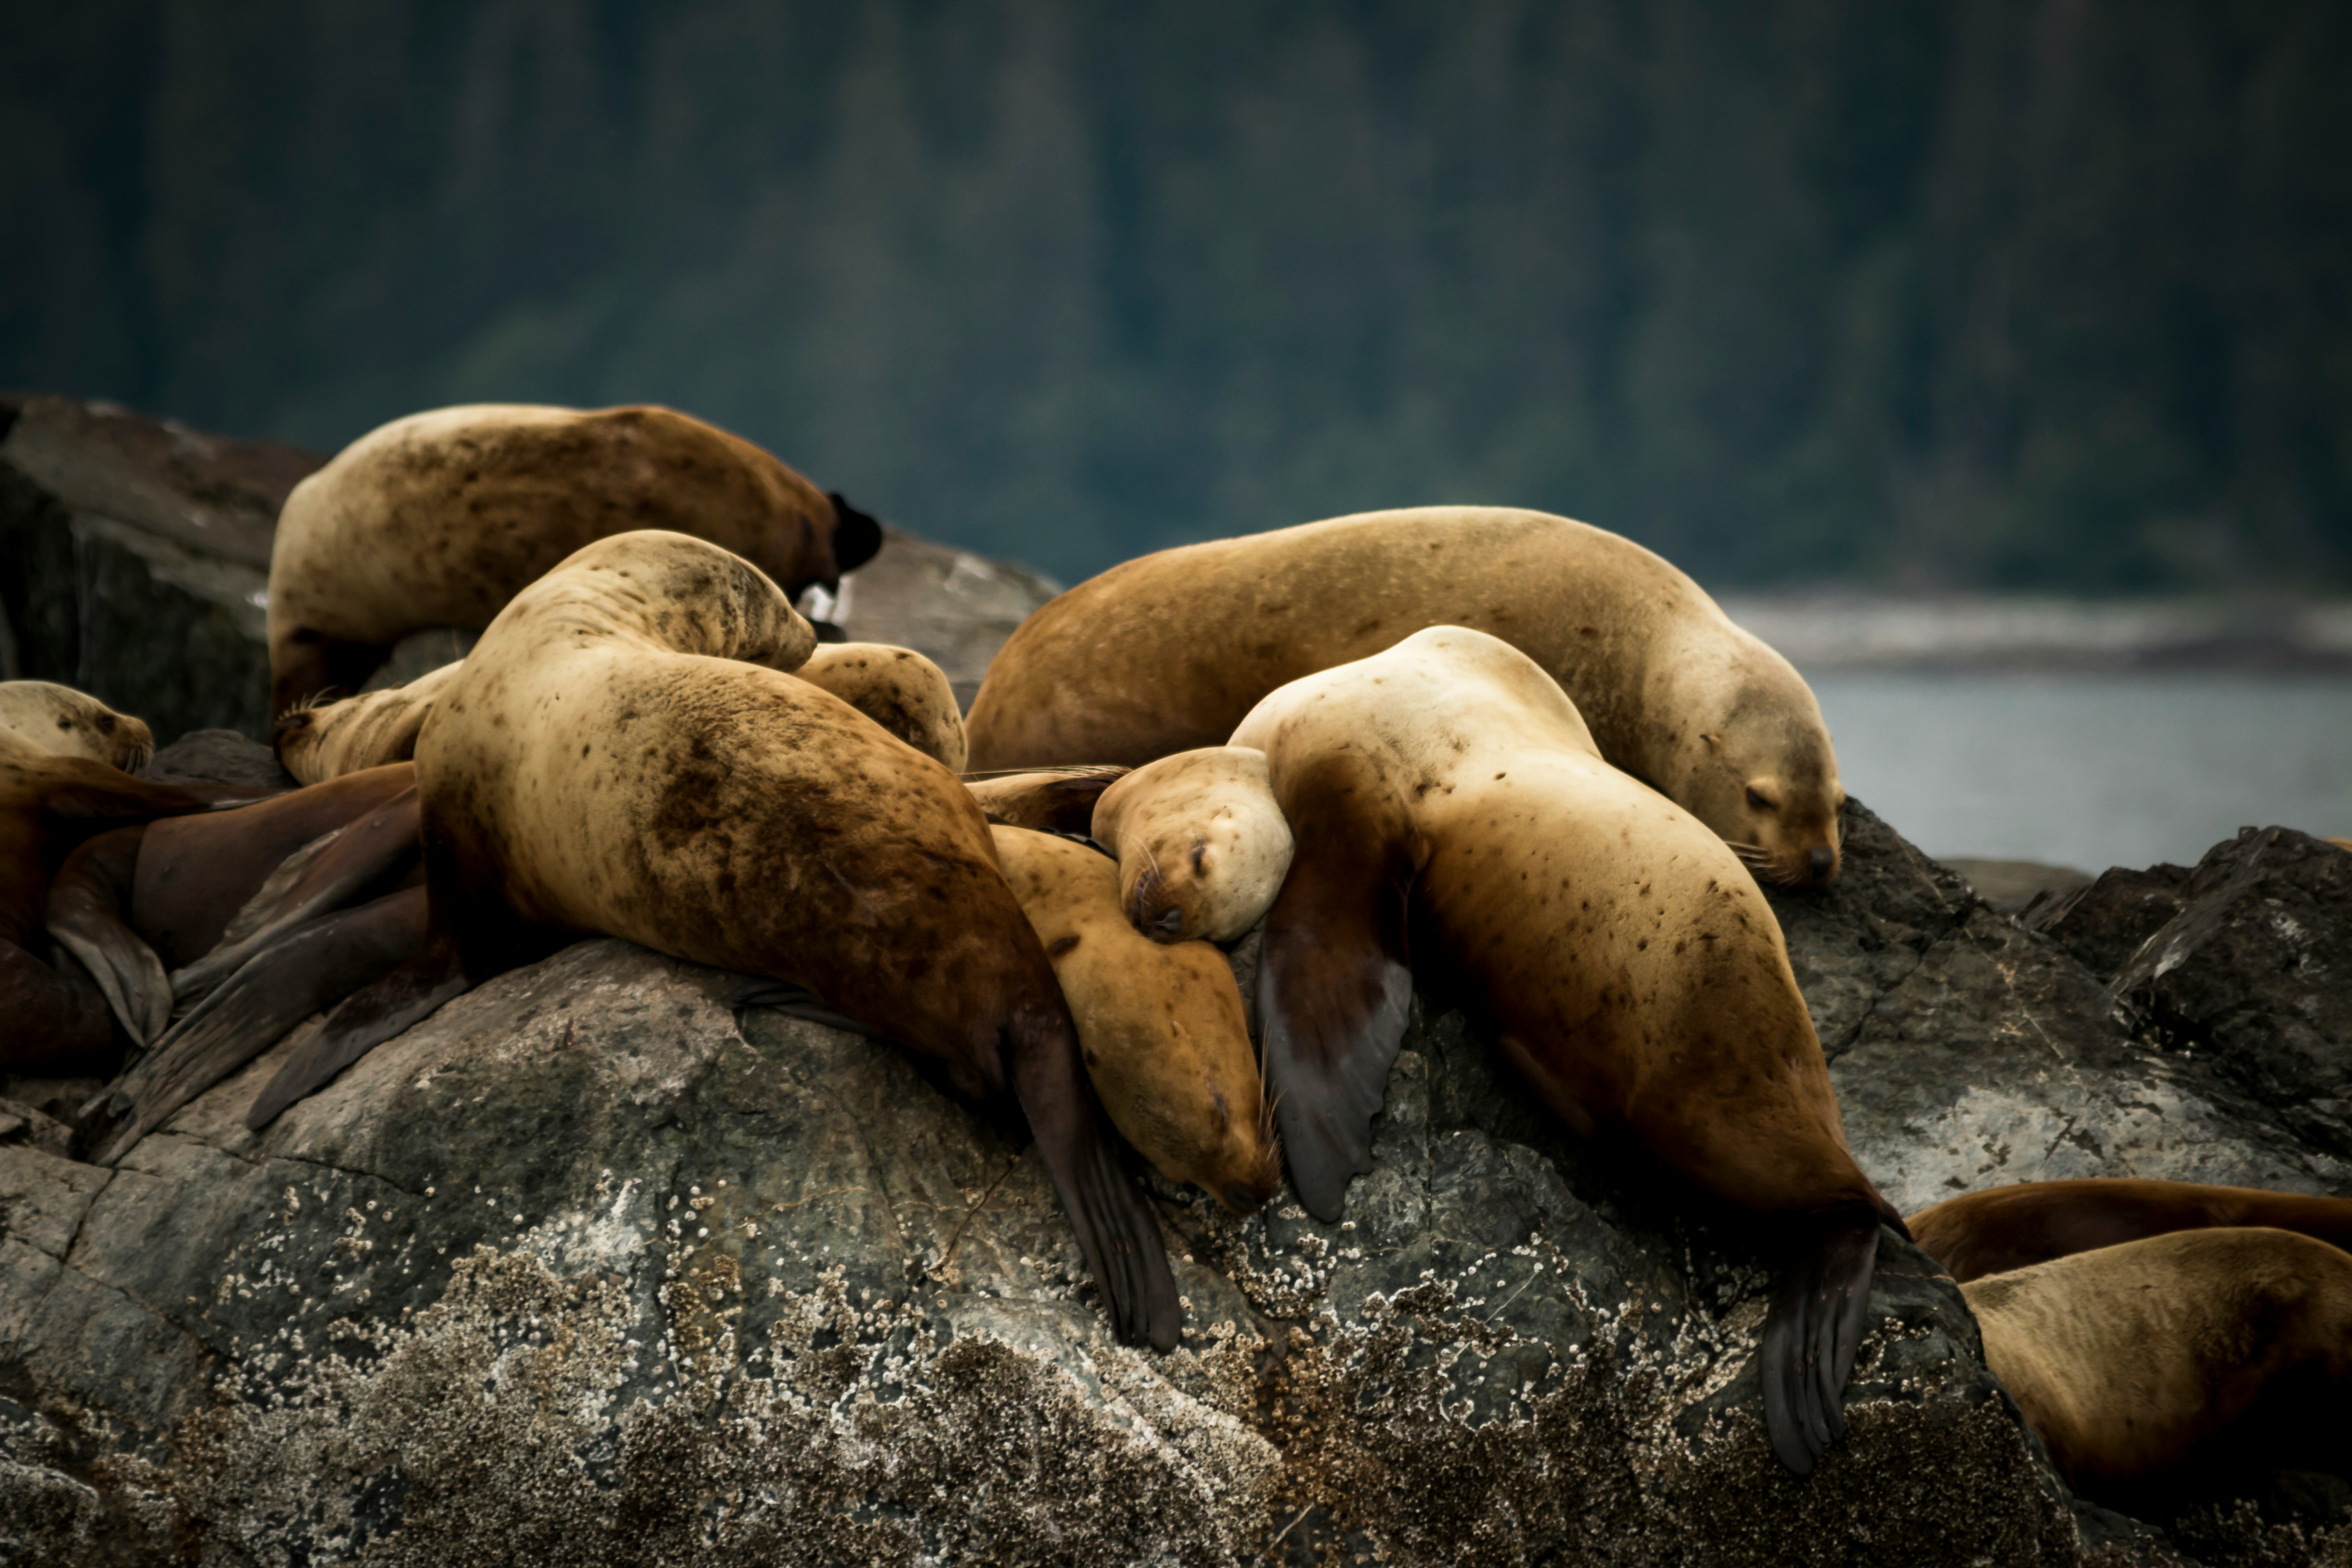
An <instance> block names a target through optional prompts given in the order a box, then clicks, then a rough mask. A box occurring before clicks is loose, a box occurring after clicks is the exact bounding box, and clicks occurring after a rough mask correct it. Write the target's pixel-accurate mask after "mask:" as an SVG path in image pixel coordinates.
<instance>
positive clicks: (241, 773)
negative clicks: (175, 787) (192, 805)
mask: <svg viewBox="0 0 2352 1568" xmlns="http://www.w3.org/2000/svg"><path fill="white" fill-rule="evenodd" d="M146 776H147V777H149V778H151V779H153V780H155V781H157V782H158V783H160V784H236V785H239V786H242V787H245V788H248V789H292V788H293V787H294V775H293V774H291V773H288V772H287V771H286V770H285V768H284V767H282V766H281V765H279V763H278V753H277V752H273V751H271V750H270V749H269V748H268V747H267V746H265V745H262V744H261V743H260V742H257V741H251V740H247V738H246V737H245V736H243V735H240V734H238V733H237V732H236V731H235V730H195V731H190V732H189V733H187V734H185V735H183V736H181V737H180V738H179V739H178V740H176V741H174V742H172V743H171V744H170V745H168V746H165V747H163V748H162V749H161V750H160V751H158V752H156V753H155V755H154V757H153V758H152V760H151V761H150V762H149V763H148V764H147V775H146Z"/></svg>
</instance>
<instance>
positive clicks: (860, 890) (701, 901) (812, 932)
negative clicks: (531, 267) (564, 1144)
mask: <svg viewBox="0 0 2352 1568" xmlns="http://www.w3.org/2000/svg"><path fill="white" fill-rule="evenodd" d="M815 640H816V639H815V634H814V632H813V631H812V630H811V629H810V627H809V625H808V623H807V622H805V621H803V620H802V619H801V617H800V616H797V615H796V614H794V613H793V609H792V606H791V604H790V603H789V601H787V600H786V599H785V597H784V596H783V595H782V592H781V591H779V589H778V588H777V587H776V585H775V584H773V583H772V581H770V580H769V579H768V578H767V577H766V576H765V575H764V574H762V573H761V572H760V571H759V570H758V568H757V567H755V566H753V565H752V564H751V563H749V562H746V561H744V560H742V559H740V558H739V557H736V556H734V555H730V554H729V553H728V552H725V551H723V550H720V549H719V548H718V547H716V546H714V545H711V544H709V543H706V542H702V541H700V540H696V539H689V538H687V537H684V536H682V535H678V534H673V533H662V532H637V533H629V534H623V535H620V536H617V537H615V538H612V539H606V540H602V541H599V542H595V543H593V544H590V545H588V546H587V547H585V548H584V549H583V550H581V551H579V552H576V553H575V554H573V555H572V556H571V557H570V558H569V559H567V560H566V561H565V562H563V563H562V564H561V565H560V566H559V567H558V568H557V569H556V570H555V571H553V572H551V573H549V574H547V575H546V576H544V577H542V578H541V579H540V581H538V582H537V583H535V584H531V585H530V587H529V588H527V589H526V590H524V592H523V593H521V594H520V595H517V597H516V598H515V599H514V601H513V602H512V603H511V604H510V605H508V606H507V608H506V609H504V610H503V611H501V612H500V613H499V616H498V618H497V619H496V620H495V621H494V622H493V623H492V624H491V626H490V627H489V629H488V631H486V632H485V633H484V634H483V637H482V640H481V642H480V643H479V644H478V645H477V646H476V647H475V648H474V650H473V652H472V653H470V654H469V655H468V656H467V659H466V663H465V668H464V670H463V672H462V673H461V674H460V675H459V677H458V678H457V681H456V683H455V684H454V685H453V686H452V687H451V689H449V690H448V691H446V693H445V694H444V695H443V696H442V698H441V700H440V701H439V702H438V703H437V704H436V706H435V709H434V711H433V714H432V717H431V718H429V719H428V720H427V721H425V731H424V733H423V734H422V735H421V736H420V737H419V739H418V743H417V752H416V767H417V779H418V784H419V789H420V793H421V795H422V798H423V807H424V836H425V863H426V875H427V886H428V889H429V890H430V893H431V900H432V908H433V911H434V918H435V920H436V921H439V922H442V927H443V929H444V930H446V931H447V932H448V934H449V937H450V940H451V941H452V942H453V943H454V945H455V947H456V949H457V953H458V954H459V956H460V958H461V960H462V962H463V965H464V969H465V973H466V974H467V976H468V977H469V978H471V979H473V980H476V981H478V980H479V979H481V978H483V977H484V976H485V975H487V974H488V973H497V972H498V971H499V969H501V968H504V967H506V966H508V965H509V963H513V962H515V961H517V960H518V959H519V958H521V957H527V956H534V955H535V952H533V950H532V948H531V945H530V937H529V928H530V927H534V926H535V927H538V928H541V929H545V928H553V929H555V930H558V931H566V932H570V931H602V932H608V933H610V934H613V935H616V936H623V937H626V938H629V939H630V940H632V941H635V942H640V943H643V944H644V945H646V946H647V947H650V948H653V949H655V950H656V951H657V952H667V953H670V954H672V955H674V956H676V957H679V958H685V959H690V960H692V961H694V962H697V963H708V964H713V965H717V966H719V967H723V968H728V969H735V970H740V971H742V972H744V973H749V974H753V975H764V976H770V977H772V978H773V979H776V980H779V981H782V982H786V983H790V984H796V985H800V986H804V987H806V988H807V989H808V990H810V991H813V992H814V993H815V994H817V996H818V997H819V998H820V999H821V1000H822V1001H823V1002H824V1004H826V1005H828V1006H830V1007H833V1008H835V1009H837V1010H838V1011H840V1012H841V1013H843V1014H845V1015H847V1016H850V1017H852V1018H855V1019H857V1020H859V1021H861V1022H863V1023H864V1024H866V1025H867V1026H872V1027H874V1028H875V1029H877V1030H878V1031H880V1032H881V1033H883V1034H885V1035H887V1037H890V1038H891V1039H894V1040H896V1041H898V1042H899V1043H900V1044H902V1045H904V1046H905V1047H908V1048H910V1049H912V1050H915V1051H917V1052H919V1053H921V1054H922V1055H925V1056H928V1057H930V1058H934V1059H935V1060H937V1061H938V1062H939V1063H940V1067H941V1068H942V1069H943V1071H944V1073H945V1076H946V1077H947V1079H948V1080H949V1082H950V1084H951V1085H952V1086H953V1087H954V1088H955V1089H957V1090H958V1091H959V1092H960V1093H962V1094H964V1095H967V1096H969V1097H970V1098H972V1099H975V1100H1002V1099H1004V1098H1008V1097H1009V1098H1010V1099H1012V1100H1015V1101H1017V1103H1018V1105H1019V1107H1020V1109H1021V1110H1022V1112H1023V1113H1024V1115H1025V1117H1026V1118H1027V1120H1028V1121H1029V1124H1030V1126H1031V1127H1032V1129H1033V1130H1034V1131H1035V1133H1036V1136H1037V1142H1038V1149H1039V1152H1040V1153H1041V1155H1042V1156H1043V1157H1044V1160H1045V1165H1046V1168H1047V1170H1048V1172H1049V1173H1051V1174H1052V1176H1053V1178H1054V1181H1055V1186H1056V1188H1057V1189H1058V1190H1059V1192H1060V1194H1061V1196H1062V1201H1063V1204H1064V1206H1065V1208H1066V1211H1067V1212H1068V1213H1069V1215H1070V1216H1071V1220H1072V1223H1073V1226H1074V1227H1075V1228H1076V1231H1077V1235H1078V1239H1079V1243H1080V1246H1081V1247H1082V1249H1083V1250H1084V1252H1085V1254H1086V1256H1087V1262H1088V1265H1089V1266H1090V1267H1091V1268H1092V1269H1093V1270H1094V1273H1095V1277H1096V1279H1097V1280H1098V1281H1099V1282H1100V1283H1101V1285H1102V1287H1103V1290H1104V1293H1105V1297H1106V1300H1107V1302H1108V1306H1109V1308H1110V1310H1111V1314H1112V1317H1113V1321H1114V1322H1115V1324H1116V1325H1117V1327H1118V1330H1119V1331H1120V1333H1121V1334H1122V1335H1123V1336H1125V1337H1127V1338H1129V1339H1130V1340H1140V1339H1145V1338H1149V1339H1150V1340H1151V1341H1152V1342H1154V1343H1156V1344H1159V1345H1160V1346H1161V1347H1162V1348H1166V1347H1167V1346H1169V1345H1171V1344H1172V1343H1173V1342H1174V1338H1175V1333H1176V1325H1177V1315H1176V1314H1177V1308H1176V1302H1175V1293H1174V1285H1173V1282H1172V1279H1171V1277H1170V1275H1169V1273H1168V1267H1167V1260H1166V1258H1165V1255H1164V1253H1163V1252H1162V1251H1161V1249H1160V1242H1159V1237H1158V1232H1157V1228H1156V1226H1155V1224H1154V1222H1153V1221H1152V1218H1151V1215H1150V1210H1149V1209H1148V1208H1147V1207H1146V1206H1145V1205H1144V1204H1143V1201H1142V1199H1141V1196H1140V1195H1139V1194H1138V1193H1137V1192H1136V1191H1135V1190H1134V1187H1133V1185H1132V1184H1131V1183H1130V1182H1129V1181H1128V1180H1127V1178H1126V1177H1125V1175H1124V1174H1123V1173H1121V1172H1120V1171H1119V1169H1118V1164H1117V1162H1116V1160H1115V1159H1114V1158H1113V1156H1112V1154H1111V1151H1110V1146H1109V1144H1108V1141H1107V1136H1106V1134H1107V1129H1105V1128H1103V1127H1102V1125H1101V1121H1100V1116H1101V1112H1100V1109H1099V1107H1098V1106H1097V1104H1096V1102H1095V1099H1094V1096H1093V1092H1092V1090H1091V1089H1089V1088H1088V1086H1087V1081H1086V1079H1085V1076H1084V1073H1085V1069H1084V1066H1083V1063H1082V1062H1081V1060H1080V1058H1079V1051H1078V1041H1077V1032H1076V1026H1075V1025H1074V1024H1073V1023H1072V1021H1071V1018H1070V1015H1069V1009H1068V1007H1067V1006H1066V1004H1065V1003H1064V1001H1063V999H1062V994H1061V990H1060V987H1059V985H1058V984H1057V983H1056V982H1055V976H1054V970H1053V966H1052V964H1051V963H1050V962H1049V961H1048V960H1047V959H1046V956H1045V949H1044V947H1043V946H1042V945H1041V944H1040V943H1039V942H1038V941H1037V938H1036V934H1035V932H1034V931H1033V930H1032V929H1031V927H1030V925H1029V922H1028V921H1027V920H1026V919H1025V918H1024V916H1023V914H1022V911H1021V906H1020V903H1019V901H1018V900H1016V899H1014V897H1013V890H1012V889H1011V888H1010V887H1008V886H1007V885H1006V883H1005V880H1004V878H1003V874H1002V873H1001V872H1000V871H999V870H998V868H997V864H996V849H995V845H994V844H993V842H992V840H991V838H990V837H989V831H988V825H987V823H986V821H985V820H984V819H983V817H982V814H981V810H980V807H979V805H977V804H976V803H975V802H974V801H973V800H972V798H971V795H970V794H969V793H968V792H966V791H965V789H964V788H963V786H962V784H961V783H960V782H958V780H957V779H956V776H955V775H954V774H953V773H950V772H949V771H948V770H947V769H946V768H944V767H942V766H940V764H939V763H936V762H934V761H932V760H931V759H930V758H929V757H926V756H924V755H922V754H921V753H920V752H917V751H915V750H914V749H913V748H912V747H910V746H908V745H906V744H905V743H904V742H900V741H899V740H898V739H897V738H896V737H894V736H892V735H890V734H888V733H887V731H884V730H883V729H882V728H881V727H880V726H878V725H877V724H876V723H874V721H871V720H870V719H867V718H866V716H865V715H864V714H862V713H860V712H858V711H857V710H856V709H854V708H852V707H850V706H849V705H848V704H847V703H845V702H843V701H842V700H839V699H838V698H836V697H834V696H833V695H832V694H830V693H829V692H825V691H822V690H820V689H817V688H816V687H814V686H812V685H810V684H808V683H807V682H806V681H803V680H799V679H793V677H792V676H790V675H788V674H786V673H784V671H786V670H789V669H792V668H796V667H798V666H799V665H800V664H801V663H802V662H803V661H804V660H805V659H806V658H808V655H809V653H810V651H811V650H812V649H813V648H814V647H815ZM360 1001H361V999H360V998H359V997H354V998H353V1001H352V1003H351V1004H346V1006H357V1005H359V1004H360ZM339 1011H340V1010H339ZM334 1026H335V1020H334V1019H330V1021H329V1029H328V1030H322V1031H321V1034H322V1035H325V1034H327V1033H329V1031H331V1030H332V1029H333V1028H334ZM291 1066H292V1064H291V1063H289V1068H290V1067H291ZM258 1109H259V1108H258V1107H257V1111H258Z"/></svg>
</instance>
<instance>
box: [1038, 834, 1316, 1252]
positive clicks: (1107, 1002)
mask: <svg viewBox="0 0 2352 1568" xmlns="http://www.w3.org/2000/svg"><path fill="white" fill-rule="evenodd" d="M992 833H993V836H994V837H995V840H996V858H997V863H998V864H999V865H1000V866H1002V867H1003V869H1004V879H1005V881H1006V882H1008V883H1010V884H1011V885H1012V888H1013V896H1014V897H1016V898H1018V899H1019V900H1021V908H1022V910H1023V911H1024V913H1026V914H1027V916H1028V917H1029V923H1030V925H1031V926H1032V927H1034V929H1035V931H1036V932H1037V939H1038V941H1040V942H1044V943H1045V955H1046V957H1048V958H1049V959H1051V960H1052V961H1053V964H1054V973H1055V978H1056V979H1058V980H1059V981H1060V983H1061V986H1062V994H1063V996H1064V997H1065V998H1066V999H1067V1000H1068V1002H1069V1004H1070V1014H1071V1016H1072V1017H1074V1018H1076V1020H1077V1026H1078V1043H1079V1045H1080V1046H1081V1047H1083V1049H1084V1050H1085V1053H1086V1063H1087V1077H1088V1078H1090V1079H1093V1081H1094V1086H1095V1092H1096V1093H1097V1094H1098V1095H1100V1096H1101V1097H1102V1102H1103V1109H1104V1110H1106V1111H1108V1113H1109V1115H1110V1119H1111V1121H1112V1123H1113V1124H1114V1125H1116V1126H1117V1127H1118V1130H1119V1131H1121V1132H1122V1133H1124V1134H1126V1136H1127V1141H1128V1142H1129V1143H1132V1144H1134V1145H1135V1147H1136V1149H1137V1150H1138V1152H1140V1153H1141V1154H1142V1155H1143V1157H1144V1158H1145V1159H1147V1160H1150V1162H1151V1163H1152V1166H1153V1168H1154V1169H1156V1170H1157V1171H1159V1173H1160V1174H1161V1175H1163V1176H1165V1177H1167V1178H1168V1179H1169V1180H1170V1181H1171V1182H1190V1183H1191V1184H1193V1185H1194V1186H1197V1187H1199V1188H1201V1189H1202V1191H1204V1192H1206V1193H1208V1194H1211V1195H1212V1196H1213V1197H1215V1198H1216V1199H1217V1200H1218V1201H1219V1202H1220V1203H1222V1204H1223V1205H1225V1206H1226V1207H1227V1208H1228V1209H1230V1210H1232V1211H1233V1212H1234V1213H1235V1214H1248V1213H1250V1212H1251V1211H1253V1210H1255V1209H1256V1208H1257V1207H1258V1206H1259V1205H1262V1204H1264V1203H1265V1200H1266V1199H1268V1198H1270V1197H1272V1196H1273V1195H1274V1194H1275V1190H1276V1188H1277V1187H1279V1186H1280V1185H1281V1182H1282V1156H1281V1154H1280V1152H1279V1151H1278V1150H1277V1148H1276V1144H1275V1140H1274V1122H1273V1118H1272V1114H1271V1112H1270V1111H1269V1110H1268V1109H1267V1106H1266V1103H1265V1091H1264V1089H1263V1086H1262V1085H1261V1083H1260V1081H1259V1079H1258V1072H1257V1054H1256V1052H1255V1049H1253V1048H1252V1047H1251V1045H1250V1037H1249V1018H1248V1016H1247V1014H1246V1012H1245V1011H1244V1008H1243V1005H1242V994H1241V987H1240V986H1239V985H1237V984H1235V983H1234V972H1233V969H1232V967H1231V966H1230V965H1228V964H1227V963H1226V962H1225V958H1224V955H1223V953H1222V952H1218V951H1217V950H1216V949H1215V948H1213V947H1212V946H1210V945H1209V944H1208V943H1207V942H1176V943H1172V944H1163V943H1160V942H1153V941H1150V939H1148V938H1146V937H1144V936H1143V935H1141V934H1139V932H1138V931H1136V930H1135V929H1134V928H1133V927H1132V926H1130V925H1129V923H1128V921H1127V918H1126V916H1125V914H1124V913H1123V912H1122V910H1121V906H1120V902H1119V892H1118V879H1119V872H1118V867H1117V866H1116V865H1115V864H1114V863H1113V862H1112V861H1110V860H1109V859H1108V858H1106V857H1104V856H1103V855H1101V854H1099V853H1097V851H1096V850H1094V849H1092V848H1089V847H1087V846H1085V845H1083V844H1076V843H1073V842H1071V841H1070V840H1069V839H1066V838H1062V837H1055V836H1054V835H1052V834H1048V833H1037V832H1033V831H1031V830H1030V829H1027V828H1022V827H997V828H993V829H992Z"/></svg>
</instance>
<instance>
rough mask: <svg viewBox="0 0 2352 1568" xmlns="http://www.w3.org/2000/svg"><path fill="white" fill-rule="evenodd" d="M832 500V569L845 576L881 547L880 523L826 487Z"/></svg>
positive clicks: (871, 557) (839, 493)
mask: <svg viewBox="0 0 2352 1568" xmlns="http://www.w3.org/2000/svg"><path fill="white" fill-rule="evenodd" d="M824 499H825V500H829V501H831V502H832V503H833V569H834V570H835V572H838V573H840V574H843V575H844V576H846V575H848V574H850V573H852V572H855V571H856V570H857V569H858V568H859V567H860V566H863V565H865V564H866V563H867V562H868V561H871V560H873V559H874V556H875V553H876V552H878V551H879V550H880V549H881V548H882V524H881V523H880V522H878V521H876V520H875V519H874V518H872V517H870V516H868V515H867V514H866V513H865V512H862V511H860V510H857V509H856V507H854V506H852V505H850V504H849V503H848V502H847V501H845V500H842V499H841V492H840V491H839V490H828V491H827V492H826V493H825V498H824Z"/></svg>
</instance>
